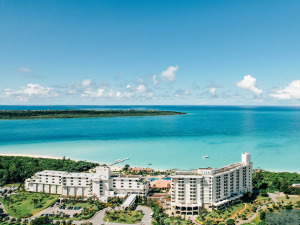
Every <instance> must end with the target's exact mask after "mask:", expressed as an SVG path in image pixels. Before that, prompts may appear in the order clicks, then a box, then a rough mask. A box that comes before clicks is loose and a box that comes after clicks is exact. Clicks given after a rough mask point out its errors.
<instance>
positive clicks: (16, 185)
mask: <svg viewBox="0 0 300 225" xmlns="http://www.w3.org/2000/svg"><path fill="white" fill-rule="evenodd" d="M10 186H15V187H19V186H20V183H15V184H5V185H4V186H3V187H10Z"/></svg>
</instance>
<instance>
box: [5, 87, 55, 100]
mask: <svg viewBox="0 0 300 225" xmlns="http://www.w3.org/2000/svg"><path fill="white" fill-rule="evenodd" d="M4 93H5V96H1V98H7V99H12V100H13V101H28V100H34V99H48V98H53V97H56V96H58V94H57V93H56V92H54V91H53V89H52V88H49V87H43V86H41V85H39V84H32V83H30V84H27V86H26V87H21V90H19V91H14V90H11V89H5V90H4Z"/></svg>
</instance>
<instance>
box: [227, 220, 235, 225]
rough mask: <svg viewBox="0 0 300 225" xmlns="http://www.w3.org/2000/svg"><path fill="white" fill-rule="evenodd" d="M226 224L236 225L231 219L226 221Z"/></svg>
mask: <svg viewBox="0 0 300 225" xmlns="http://www.w3.org/2000/svg"><path fill="white" fill-rule="evenodd" d="M226 224H227V225H234V224H235V221H234V220H233V219H229V220H227V221H226Z"/></svg>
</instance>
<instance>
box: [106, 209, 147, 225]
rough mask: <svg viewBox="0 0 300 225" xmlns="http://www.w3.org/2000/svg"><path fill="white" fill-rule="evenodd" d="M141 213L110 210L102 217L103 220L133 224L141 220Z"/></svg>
mask: <svg viewBox="0 0 300 225" xmlns="http://www.w3.org/2000/svg"><path fill="white" fill-rule="evenodd" d="M142 218H143V214H142V213H141V212H138V211H129V212H128V211H124V210H116V211H110V214H109V215H107V216H105V217H104V219H103V220H104V221H114V222H115V223H127V224H134V223H138V222H139V221H141V220H142Z"/></svg>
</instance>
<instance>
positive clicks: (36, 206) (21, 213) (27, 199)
mask: <svg viewBox="0 0 300 225" xmlns="http://www.w3.org/2000/svg"><path fill="white" fill-rule="evenodd" d="M58 198H59V195H52V194H45V193H31V192H19V193H17V194H14V195H10V196H8V197H4V198H0V201H1V202H2V203H3V205H4V207H5V211H6V212H7V213H8V214H9V215H11V216H13V217H16V218H27V217H30V216H32V215H35V214H37V213H39V212H41V211H42V210H44V209H45V208H47V207H48V206H50V205H52V204H54V203H55V202H56V201H57V200H58Z"/></svg>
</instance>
